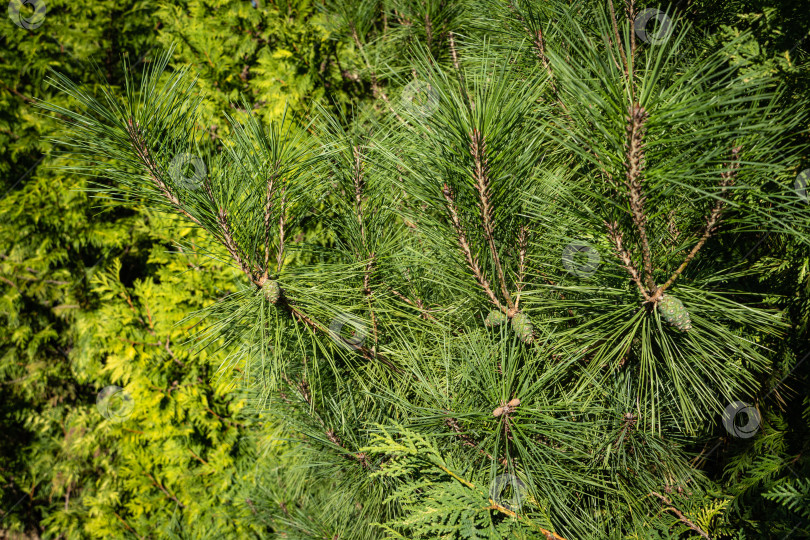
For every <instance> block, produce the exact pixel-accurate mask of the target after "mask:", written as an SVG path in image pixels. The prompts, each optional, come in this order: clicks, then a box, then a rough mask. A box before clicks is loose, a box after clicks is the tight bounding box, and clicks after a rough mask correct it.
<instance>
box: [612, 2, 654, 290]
mask: <svg viewBox="0 0 810 540" xmlns="http://www.w3.org/2000/svg"><path fill="white" fill-rule="evenodd" d="M611 5H612V3H611ZM648 117H649V115H648V114H647V111H645V110H644V107H642V106H640V105H638V104H636V105H635V106H634V107H633V108H632V109H631V111H630V116H629V117H628V119H627V121H628V124H627V128H626V129H627V143H626V144H625V148H626V151H627V153H626V161H625V167H626V168H627V181H626V182H625V185H626V186H627V189H628V191H629V194H630V211H631V213H632V216H633V223H635V225H636V229H638V235H639V239H640V241H641V258H642V262H643V265H644V274H645V275H644V280H645V284H646V286H647V290H649V291H652V290H654V289H655V282H654V281H653V268H652V254H651V252H650V241H649V239H648V238H647V214H646V213H645V212H644V201H645V200H646V197H645V196H644V192H643V190H642V188H641V182H642V180H643V175H644V166H645V158H644V133H645V132H646V127H645V123H646V121H647V118H648Z"/></svg>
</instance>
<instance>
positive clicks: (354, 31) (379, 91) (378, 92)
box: [351, 23, 408, 125]
mask: <svg viewBox="0 0 810 540" xmlns="http://www.w3.org/2000/svg"><path fill="white" fill-rule="evenodd" d="M351 29H352V39H353V40H354V43H355V45H357V48H358V50H359V51H360V56H362V57H363V61H364V62H365V64H366V68H368V71H369V74H370V76H371V91H372V92H373V93H374V97H378V96H379V97H381V98H382V99H383V101H385V104H386V105H388V110H390V111H391V112H392V113H393V114H394V116H395V117H396V118H397V120H399V121H400V122H402V123H403V124H406V125H407V124H408V122H406V121H405V119H404V118H402V117H401V116H400V115H399V114H398V113H397V111H395V110H394V107H393V105H391V100H389V99H388V96H387V95H386V93H385V91H384V90H383V89H382V88H381V87H380V85H379V83H378V82H377V73H376V72H375V71H374V68H372V67H371V63H370V62H369V61H368V58H367V57H366V51H365V49H364V48H363V43H362V42H361V41H360V37H359V36H358V35H357V28H356V27H355V25H354V23H352V24H351Z"/></svg>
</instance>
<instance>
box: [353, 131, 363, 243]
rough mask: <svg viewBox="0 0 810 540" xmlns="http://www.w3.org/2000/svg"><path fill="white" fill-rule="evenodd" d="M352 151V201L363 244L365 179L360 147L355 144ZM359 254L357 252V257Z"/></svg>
mask: <svg viewBox="0 0 810 540" xmlns="http://www.w3.org/2000/svg"><path fill="white" fill-rule="evenodd" d="M353 152H354V178H353V180H354V203H355V214H356V215H357V222H358V223H359V224H360V239H361V241H362V242H363V245H364V246H365V244H366V225H365V223H364V220H363V188H364V187H365V180H364V177H363V156H362V155H361V154H360V147H359V146H355V147H354V148H353ZM359 256H360V254H359V253H358V257H359Z"/></svg>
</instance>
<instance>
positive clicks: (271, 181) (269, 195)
mask: <svg viewBox="0 0 810 540" xmlns="http://www.w3.org/2000/svg"><path fill="white" fill-rule="evenodd" d="M276 166H278V163H276ZM276 178H277V174H276V173H275V172H274V173H273V174H271V175H270V176H268V177H267V189H266V191H265V197H264V273H262V277H261V279H260V281H261V284H262V285H264V282H265V281H267V277H268V275H269V273H270V216H271V210H272V208H273V195H274V193H275V182H276Z"/></svg>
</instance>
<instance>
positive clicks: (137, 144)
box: [127, 118, 202, 226]
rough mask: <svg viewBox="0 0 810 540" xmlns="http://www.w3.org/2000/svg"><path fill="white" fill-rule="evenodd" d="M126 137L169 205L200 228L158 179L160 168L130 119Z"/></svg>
mask: <svg viewBox="0 0 810 540" xmlns="http://www.w3.org/2000/svg"><path fill="white" fill-rule="evenodd" d="M127 135H128V136H129V140H130V144H132V147H133V149H134V150H135V154H136V155H137V156H138V159H140V160H141V163H142V164H143V165H144V166H145V167H146V169H147V170H148V171H149V176H150V178H151V179H152V182H153V183H154V184H155V186H157V188H158V189H159V190H160V192H161V193H162V194H163V196H164V197H166V199H167V200H168V201H169V203H170V204H171V205H172V206H174V208H175V209H177V210H178V211H179V212H180V213H181V214H183V215H184V216H186V217H187V218H188V219H190V220H191V221H193V222H194V223H196V224H197V225H199V226H202V224H201V223H200V221H199V220H198V219H197V218H195V217H194V216H192V215H191V214H189V213H188V212H187V211H186V209H185V208H183V206H182V205H181V204H180V199H178V198H177V196H176V195H175V194H174V193H172V192H171V190H170V189H169V187H168V186H167V185H166V183H165V182H164V181H163V180H161V179H160V168H159V167H158V166H157V163H155V162H154V160H153V159H152V156H151V155H150V153H149V148H148V147H147V146H146V141H145V140H144V138H143V134H142V133H141V129H140V127H139V126H138V123H137V122H136V121H135V120H133V119H132V118H130V119H129V121H128V122H127Z"/></svg>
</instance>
